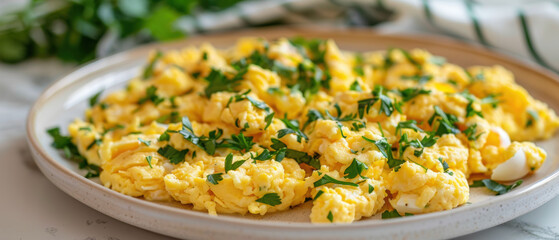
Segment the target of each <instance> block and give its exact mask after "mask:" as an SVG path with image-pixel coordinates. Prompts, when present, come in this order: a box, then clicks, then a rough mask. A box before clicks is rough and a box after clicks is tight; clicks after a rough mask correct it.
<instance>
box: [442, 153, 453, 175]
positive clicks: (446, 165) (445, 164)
mask: <svg viewBox="0 0 559 240" xmlns="http://www.w3.org/2000/svg"><path fill="white" fill-rule="evenodd" d="M439 162H440V163H441V165H442V166H443V171H444V172H445V173H447V174H448V175H450V176H452V175H454V173H453V172H452V171H450V169H448V163H447V162H446V161H443V158H442V157H439Z"/></svg>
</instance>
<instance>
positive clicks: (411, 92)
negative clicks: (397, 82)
mask: <svg viewBox="0 0 559 240" xmlns="http://www.w3.org/2000/svg"><path fill="white" fill-rule="evenodd" d="M396 93H397V94H398V95H400V96H402V101H404V102H407V101H410V100H412V99H413V98H415V97H417V96H419V95H421V94H429V93H431V90H425V89H422V88H406V89H404V90H400V91H398V90H396Z"/></svg>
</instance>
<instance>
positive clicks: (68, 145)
mask: <svg viewBox="0 0 559 240" xmlns="http://www.w3.org/2000/svg"><path fill="white" fill-rule="evenodd" d="M47 133H48V134H49V135H50V136H51V137H52V139H53V142H52V146H53V147H54V148H56V149H59V150H62V151H63V152H64V156H65V157H66V158H67V159H70V160H72V161H74V162H77V163H78V167H79V168H80V169H85V170H86V171H87V173H86V175H85V177H86V178H93V177H98V176H99V174H100V173H101V168H100V167H99V166H97V165H95V164H89V163H88V162H87V159H86V158H85V157H84V156H82V155H81V154H80V152H79V151H78V148H77V147H76V145H75V144H74V143H72V138H71V137H70V136H64V135H62V134H60V128H58V127H55V128H51V129H48V130H47ZM94 142H95V141H94Z"/></svg>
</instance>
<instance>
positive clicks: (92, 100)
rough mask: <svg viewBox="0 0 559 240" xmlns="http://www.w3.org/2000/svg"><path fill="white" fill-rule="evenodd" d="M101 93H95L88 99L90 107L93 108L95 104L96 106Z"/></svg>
mask: <svg viewBox="0 0 559 240" xmlns="http://www.w3.org/2000/svg"><path fill="white" fill-rule="evenodd" d="M102 93H103V90H101V91H99V92H98V93H96V94H95V95H93V96H92V97H91V98H90V99H89V106H90V107H93V106H95V104H97V101H98V100H99V96H101V94H102Z"/></svg>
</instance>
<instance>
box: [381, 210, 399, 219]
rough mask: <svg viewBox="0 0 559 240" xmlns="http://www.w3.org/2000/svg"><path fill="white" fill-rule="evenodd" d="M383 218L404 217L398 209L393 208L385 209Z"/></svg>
mask: <svg viewBox="0 0 559 240" xmlns="http://www.w3.org/2000/svg"><path fill="white" fill-rule="evenodd" d="M381 216H382V219H389V218H399V217H402V216H401V215H400V214H399V213H398V211H396V209H394V210H392V211H388V210H385V211H384V212H382V215H381Z"/></svg>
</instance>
